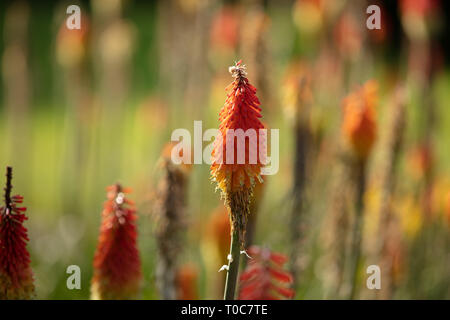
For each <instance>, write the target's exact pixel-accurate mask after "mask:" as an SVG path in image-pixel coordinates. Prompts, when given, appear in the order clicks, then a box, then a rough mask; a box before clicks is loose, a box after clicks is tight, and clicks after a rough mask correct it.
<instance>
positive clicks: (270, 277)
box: [239, 246, 295, 300]
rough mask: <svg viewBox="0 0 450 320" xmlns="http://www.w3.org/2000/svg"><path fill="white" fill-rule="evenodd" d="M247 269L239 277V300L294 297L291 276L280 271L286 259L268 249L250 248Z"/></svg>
mask: <svg viewBox="0 0 450 320" xmlns="http://www.w3.org/2000/svg"><path fill="white" fill-rule="evenodd" d="M248 254H249V255H250V256H251V257H252V259H250V260H249V264H248V267H247V269H246V270H245V271H244V272H243V274H242V275H241V277H240V286H241V290H240V294H239V300H283V299H290V298H292V297H293V296H294V294H295V292H294V290H292V289H290V288H289V287H288V286H289V285H290V284H291V283H292V282H293V278H292V275H291V274H290V273H289V272H287V271H284V270H283V269H282V267H283V265H284V264H285V263H286V261H287V258H286V257H285V256H283V255H281V254H278V253H274V252H271V251H270V250H269V249H265V248H259V247H256V246H252V247H250V249H249V250H248Z"/></svg>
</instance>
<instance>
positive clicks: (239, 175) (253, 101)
mask: <svg viewBox="0 0 450 320" xmlns="http://www.w3.org/2000/svg"><path fill="white" fill-rule="evenodd" d="M229 71H230V73H231V74H232V75H233V77H234V81H233V82H232V83H231V84H230V85H229V86H228V87H227V89H226V91H227V92H228V94H227V99H226V101H225V105H224V106H223V108H222V110H221V111H220V114H219V121H220V126H219V131H220V134H219V135H218V136H217V137H216V139H215V141H214V149H213V151H212V164H211V175H212V179H213V180H214V181H216V182H217V185H218V188H219V189H220V190H221V191H222V196H223V198H224V199H225V204H226V205H227V207H228V209H229V210H230V212H231V220H232V225H233V228H238V230H239V236H240V240H241V243H242V241H243V239H244V233H245V227H246V224H247V217H248V213H249V204H250V201H251V197H252V194H253V188H254V186H255V183H256V182H257V181H260V182H262V179H261V175H260V174H261V168H262V167H263V163H264V162H265V159H264V156H263V155H265V154H266V147H267V146H266V140H265V139H266V136H265V135H263V134H260V131H259V129H264V125H263V124H262V123H261V121H260V118H261V108H260V107H259V106H260V102H259V100H258V98H257V97H256V88H255V87H254V86H252V85H251V84H250V83H249V81H248V79H247V77H246V76H247V72H246V68H245V65H243V64H242V62H241V61H239V62H237V63H236V64H235V65H234V66H232V67H230V69H229ZM239 129H240V130H242V131H241V132H243V133H245V134H247V133H249V134H251V135H252V134H253V139H252V138H249V139H247V138H245V137H244V139H245V140H244V142H243V143H242V144H239V141H238V140H239V139H238V138H237V135H238V134H237V133H238V132H239V131H238V130H239ZM239 146H242V147H243V148H245V149H244V150H241V148H239ZM238 154H241V155H243V158H244V159H242V158H241V160H239V158H240V157H238ZM242 160H244V161H242Z"/></svg>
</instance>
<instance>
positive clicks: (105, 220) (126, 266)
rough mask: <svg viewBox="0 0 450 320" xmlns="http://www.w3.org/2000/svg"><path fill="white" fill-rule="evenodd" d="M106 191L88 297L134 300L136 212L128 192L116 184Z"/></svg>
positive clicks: (137, 262)
mask: <svg viewBox="0 0 450 320" xmlns="http://www.w3.org/2000/svg"><path fill="white" fill-rule="evenodd" d="M106 190H107V191H108V194H107V198H108V200H107V201H106V202H105V204H104V209H103V212H102V224H101V227H100V235H99V238H98V245H97V251H96V252H95V256H94V276H93V278H92V284H91V295H92V298H93V299H102V300H103V299H104V300H116V299H117V300H120V299H133V298H137V295H138V293H139V289H140V283H141V278H142V276H141V260H140V257H139V251H138V249H137V244H136V239H137V230H136V224H135V221H136V219H137V216H136V210H135V209H134V207H133V205H132V201H130V200H128V199H127V198H126V194H127V193H129V192H131V190H130V189H127V188H122V187H121V186H120V185H119V184H116V185H113V186H110V187H108V188H107V189H106Z"/></svg>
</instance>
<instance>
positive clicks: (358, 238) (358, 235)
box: [349, 161, 366, 299]
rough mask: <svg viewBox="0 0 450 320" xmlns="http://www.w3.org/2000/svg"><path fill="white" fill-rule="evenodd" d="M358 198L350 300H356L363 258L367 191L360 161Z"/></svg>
mask: <svg viewBox="0 0 450 320" xmlns="http://www.w3.org/2000/svg"><path fill="white" fill-rule="evenodd" d="M357 166H358V168H357V172H356V179H357V191H356V192H357V198H356V206H355V221H354V224H353V232H352V251H351V260H350V284H351V290H350V296H349V298H350V299H355V297H356V289H357V284H358V283H357V282H358V266H359V261H360V257H361V242H362V228H363V212H364V190H365V184H366V179H365V162H364V161H359V162H358V164H357Z"/></svg>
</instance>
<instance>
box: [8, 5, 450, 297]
mask: <svg viewBox="0 0 450 320" xmlns="http://www.w3.org/2000/svg"><path fill="white" fill-rule="evenodd" d="M71 4H77V5H79V6H80V8H81V15H82V18H81V29H80V30H69V29H67V28H66V19H67V17H68V14H66V8H67V7H68V6H69V5H71ZM370 4H377V5H379V6H380V8H381V29H380V30H369V29H367V28H366V19H367V18H368V16H369V15H368V14H366V8H367V6H369V5H370ZM448 9H449V4H448V3H447V2H445V1H438V0H419V1H413V0H402V1H375V0H373V1H367V2H365V1H358V3H355V2H354V1H345V0H298V1H292V0H291V1H288V0H281V1H274V0H248V1H216V0H172V1H145V2H144V1H136V0H135V1H132V0H108V1H105V0H92V1H49V2H47V1H39V2H37V1H25V0H23V1H2V2H1V4H0V58H1V75H0V165H1V167H3V168H5V167H6V166H7V165H11V166H12V167H13V168H14V180H13V185H14V192H15V193H20V194H21V195H23V196H24V199H25V200H24V203H25V205H26V206H27V208H28V210H27V215H28V217H29V220H28V221H27V222H26V224H25V225H26V227H27V228H28V230H29V235H30V242H29V245H28V248H29V250H30V252H31V257H32V268H33V271H34V275H35V280H36V290H37V297H38V298H42V299H88V298H89V287H90V279H91V276H92V259H93V256H94V251H95V246H96V243H97V237H98V229H99V226H100V218H101V211H102V205H103V202H104V201H105V199H106V191H105V187H106V186H108V185H111V184H114V183H116V182H121V183H122V184H123V185H124V186H127V187H131V188H132V189H133V193H132V194H130V199H132V200H134V201H135V202H136V206H137V210H138V215H139V220H138V231H139V249H140V254H141V258H142V263H143V275H144V283H143V295H142V298H145V299H157V298H160V297H161V295H160V294H159V292H158V290H157V287H156V284H155V283H156V281H155V280H156V279H155V277H156V276H155V270H156V264H157V262H158V254H160V253H158V243H157V240H156V239H155V232H156V229H157V226H158V221H157V220H158V219H157V218H156V217H155V215H156V214H155V212H157V211H158V209H155V203H157V202H158V195H159V194H160V192H158V190H159V187H158V186H159V182H160V180H161V179H162V171H163V170H164V169H162V168H161V166H160V162H161V155H162V152H163V149H164V146H165V145H166V144H167V143H168V142H169V141H170V136H171V133H172V131H173V130H174V129H176V128H186V129H188V130H189V131H190V132H191V133H192V132H193V121H194V120H202V121H203V129H204V130H206V129H209V128H217V127H218V113H219V110H220V108H221V107H222V105H223V103H224V101H225V98H226V93H225V87H226V86H227V85H228V84H229V83H230V82H231V81H232V78H231V76H230V74H229V73H228V67H229V66H231V65H233V64H234V62H235V61H237V60H239V59H242V60H243V63H245V64H246V65H247V71H248V78H249V80H250V82H251V83H252V84H253V85H254V86H255V87H256V88H257V89H258V91H257V96H258V97H259V99H260V101H261V107H262V114H263V121H264V123H265V124H266V125H267V127H268V128H276V129H279V130H280V170H279V172H278V173H277V174H276V175H273V176H267V177H265V183H264V185H263V187H261V188H260V189H261V190H258V194H257V195H256V197H257V198H258V199H257V200H256V203H257V208H255V209H254V212H253V214H254V216H255V222H254V232H253V236H252V239H251V242H252V243H255V244H258V245H260V246H267V247H269V248H271V249H272V250H274V251H277V252H280V253H283V254H285V255H286V256H288V257H289V259H290V260H289V263H288V266H287V268H288V269H289V270H291V272H292V273H293V274H294V275H295V282H294V288H295V290H296V296H295V298H296V299H323V298H345V297H346V294H345V293H344V294H342V292H343V291H342V290H344V289H345V283H344V284H341V281H340V280H337V279H340V275H339V274H340V273H343V271H342V270H341V269H342V268H340V267H338V265H340V262H339V261H340V260H342V259H343V257H344V256H345V248H346V247H348V246H346V245H345V240H344V238H345V235H346V231H345V230H347V229H346V228H347V227H346V224H345V223H344V222H343V221H342V219H338V218H336V216H339V214H336V211H340V210H341V211H342V207H346V206H350V207H352V202H354V201H352V200H351V199H350V200H349V199H341V198H345V197H341V196H340V195H339V194H340V193H345V192H346V190H352V188H354V186H353V184H354V183H353V180H352V178H351V172H350V173H349V170H348V167H351V164H350V165H348V163H347V161H346V160H345V159H346V156H345V150H346V148H345V143H342V139H341V122H342V118H343V112H342V108H341V107H342V101H343V98H345V97H346V96H347V95H348V94H349V93H350V92H352V91H353V90H355V88H358V86H361V85H363V84H364V83H365V82H366V81H368V80H371V79H373V80H375V81H376V83H377V86H378V102H377V104H376V122H377V134H376V140H375V145H374V147H373V151H372V152H371V154H370V158H369V160H368V165H367V170H366V175H367V177H366V188H365V190H364V196H363V201H364V227H363V229H362V231H363V239H362V248H361V252H362V261H363V263H362V266H364V268H362V269H360V270H359V275H360V282H361V286H360V289H359V291H358V297H359V298H394V299H431V298H434V299H449V298H450V148H449V143H450V109H449V108H448V107H449V103H448V101H450V73H449V69H448V57H449V54H450V47H449V43H450V41H449V37H448V35H449V31H450V30H449V23H448V18H449V17H448V12H450V11H449V10H448ZM398 105H400V106H401V109H400V107H399V108H397V107H395V106H398ZM398 110H401V111H398ZM397 142H398V143H397ZM206 145H207V143H206V142H205V143H204V146H206ZM350 171H351V169H350ZM186 175H188V182H187V186H186V203H185V209H186V210H185V218H186V223H185V230H184V235H183V237H185V241H183V243H184V245H183V248H182V250H181V249H180V252H179V255H178V257H177V259H178V262H177V263H178V264H179V266H180V270H181V269H183V268H184V269H183V270H184V271H185V272H184V277H185V278H186V279H187V280H186V281H187V282H188V286H190V287H192V288H191V289H192V292H193V293H192V295H191V296H190V297H191V298H199V299H214V298H220V297H221V283H222V281H223V277H224V276H225V274H224V273H218V272H217V271H218V269H219V268H220V266H222V265H223V264H224V263H225V262H226V253H227V250H228V248H227V246H228V242H229V231H228V229H227V228H228V225H227V219H228V218H227V215H226V213H225V212H224V208H223V205H222V202H221V200H220V195H219V193H218V192H215V191H214V189H215V186H214V185H213V184H212V183H211V181H210V173H209V166H208V165H207V164H202V165H193V166H192V167H191V168H190V169H189V172H188V173H186ZM2 183H4V182H2ZM350 193H351V192H350ZM299 199H300V201H299ZM339 208H341V209H339ZM387 212H388V213H387ZM348 215H349V217H350V221H351V210H350V211H349V213H348ZM383 215H385V216H388V217H389V219H388V220H389V223H387V224H383V223H382V222H380V221H383V219H382V218H380V217H383ZM342 216H345V214H343V215H342ZM344 220H345V219H344ZM379 239H383V249H382V250H377V249H376V248H377V243H378V240H379ZM341 242H342V243H343V244H342V245H338V244H339V243H341ZM378 251H379V252H378ZM380 252H381V253H380ZM385 257H387V259H388V260H389V261H390V262H389V268H388V270H387V269H384V270H383V276H382V283H384V282H383V281H384V279H386V281H389V283H390V284H389V285H388V286H386V287H383V289H382V290H381V291H380V292H377V293H374V292H373V291H372V290H368V289H367V288H366V287H365V279H366V276H367V275H366V273H365V267H366V266H368V265H371V264H379V263H378V261H382V260H383V259H384V258H385ZM380 259H381V260H380ZM72 264H75V265H78V266H80V267H81V271H82V287H81V290H68V289H67V287H66V279H67V277H68V275H67V274H66V268H67V266H69V265H72ZM335 265H336V267H333V268H330V266H335ZM386 270H387V271H386ZM385 275H386V277H385V278H384V276H385ZM387 279H388V280H387ZM342 281H344V282H345V280H342ZM342 287H344V289H342ZM344 292H345V290H344Z"/></svg>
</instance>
